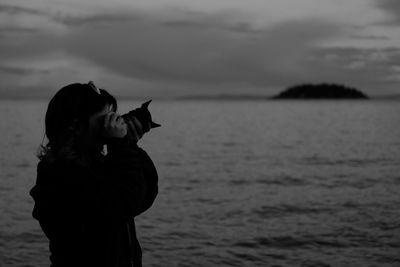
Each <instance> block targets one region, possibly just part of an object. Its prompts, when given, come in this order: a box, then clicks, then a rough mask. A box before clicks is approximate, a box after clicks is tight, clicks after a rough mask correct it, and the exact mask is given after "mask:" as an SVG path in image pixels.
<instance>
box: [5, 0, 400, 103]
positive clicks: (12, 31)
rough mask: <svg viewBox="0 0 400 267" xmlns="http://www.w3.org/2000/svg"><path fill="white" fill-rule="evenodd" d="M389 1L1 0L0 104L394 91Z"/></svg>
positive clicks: (395, 59)
mask: <svg viewBox="0 0 400 267" xmlns="http://www.w3.org/2000/svg"><path fill="white" fill-rule="evenodd" d="M399 26H400V1H398V0H351V1H349V0H246V1H243V0H201V1H195V0H113V1H109V0H0V59H1V60H0V98H10V97H11V98H19V97H26V98H31V97H35V98H36V97H37V98H41V97H44V98H48V97H50V96H52V95H54V93H55V92H56V91H57V90H59V89H60V88H62V87H63V86H65V85H67V84H70V83H74V82H82V83H86V82H88V81H90V80H92V81H94V82H95V84H96V85H97V86H98V87H100V88H104V89H107V90H108V91H109V92H110V93H111V94H113V95H115V96H120V97H140V98H148V97H153V98H157V97H159V98H162V97H179V96H188V95H221V94H240V95H274V94H277V93H279V92H280V91H282V90H284V89H285V88H287V87H288V86H293V85H296V84H301V83H321V82H327V83H340V84H345V85H347V86H352V87H356V88H357V89H360V90H361V91H363V92H365V93H367V94H369V95H371V96H375V95H376V96H379V95H388V94H400V88H399V84H400V27H399Z"/></svg>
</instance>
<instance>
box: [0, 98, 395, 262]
mask: <svg viewBox="0 0 400 267" xmlns="http://www.w3.org/2000/svg"><path fill="white" fill-rule="evenodd" d="M47 104H48V101H45V100H18V101H16V100H1V101H0V121H1V122H0V137H1V138H0V148H1V153H0V266H7V267H8V266H10V267H16V266H35V267H36V266H49V265H50V261H49V249H48V240H47V239H46V237H45V235H44V234H43V232H42V231H41V229H40V226H39V223H38V222H37V221H36V220H35V219H33V218H32V209H33V204H34V203H33V200H32V198H31V197H30V196H29V190H30V189H31V188H32V186H33V185H34V183H35V180H36V166H37V163H38V159H37V158H36V156H35V153H36V150H37V148H38V146H39V144H40V143H41V142H42V140H43V137H44V115H45V112H46V109H47ZM140 104H141V102H140V101H137V100H135V101H128V100H122V101H120V102H119V105H120V108H119V112H120V113H121V114H122V113H123V112H127V111H129V110H130V109H133V108H136V107H138V106H139V105H140ZM149 109H150V111H151V112H152V116H153V120H154V121H155V122H157V123H160V124H161V125H162V126H161V127H159V128H155V129H153V130H152V131H150V132H149V133H147V134H146V135H145V136H144V137H143V138H142V139H141V140H140V141H139V146H141V147H142V148H143V149H144V150H146V151H147V153H148V154H149V155H150V157H151V158H152V159H153V162H154V163H155V165H156V167H157V171H158V174H159V194H158V197H157V199H156V201H155V203H154V205H153V206H152V207H151V208H150V209H149V210H148V211H147V212H145V213H144V214H142V215H140V216H138V217H137V218H136V226H137V234H138V238H139V240H140V242H141V244H142V248H143V263H144V264H143V265H144V266H145V267H210V266H211V267H213V266H218V267H228V266H229V267H231V266H238V267H239V266H240V267H258V266H259V267H267V266H304V267H305V266H335V267H347V266H349V267H358V266H359V267H368V266H371V267H372V266H377V267H385V266H387V267H389V266H391V267H392V266H400V102H399V101H383V100H368V101H360V100H353V101H347V100H346V101H344V100H339V101H330V100H322V101H312V100H309V101H308V100H307V101H297V100H296V101H272V100H259V101H256V100H254V101H253V100H249V101H247V100H246V101H244V100H243V101H242V100H236V101H230V100H201V101H198V100H184V101H183V100H182V101H172V100H171V101H167V100H163V101H161V100H159V101H158V100H153V102H152V103H151V105H150V106H149Z"/></svg>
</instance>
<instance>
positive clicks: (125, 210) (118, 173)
mask: <svg viewBox="0 0 400 267" xmlns="http://www.w3.org/2000/svg"><path fill="white" fill-rule="evenodd" d="M107 150H108V154H107V155H106V157H105V163H104V164H105V169H106V172H107V173H106V175H107V177H108V179H110V186H112V187H113V188H112V189H113V190H112V191H113V193H112V194H111V195H110V197H111V198H112V200H111V205H112V206H113V207H111V208H112V209H113V213H119V214H116V215H117V216H118V217H120V216H121V219H123V220H127V219H128V218H129V217H131V216H136V215H138V214H140V213H141V212H142V211H143V206H144V203H145V199H146V194H147V184H146V181H145V173H144V168H143V161H142V152H141V149H140V148H139V147H138V146H137V145H136V144H132V143H130V142H129V139H127V138H110V139H109V142H108V143H107Z"/></svg>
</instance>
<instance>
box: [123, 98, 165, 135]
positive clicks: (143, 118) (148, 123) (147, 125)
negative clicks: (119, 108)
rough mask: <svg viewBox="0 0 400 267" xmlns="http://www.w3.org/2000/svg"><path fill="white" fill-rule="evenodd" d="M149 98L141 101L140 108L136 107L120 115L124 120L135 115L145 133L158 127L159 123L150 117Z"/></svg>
mask: <svg viewBox="0 0 400 267" xmlns="http://www.w3.org/2000/svg"><path fill="white" fill-rule="evenodd" d="M150 102H151V100H149V101H147V102H145V103H143V104H142V105H141V106H140V108H136V109H134V110H131V111H129V112H128V113H125V114H123V115H121V117H122V118H123V119H124V120H130V119H131V118H132V117H135V118H136V119H138V120H139V122H140V123H141V124H142V126H143V133H147V132H149V131H150V129H152V128H156V127H160V126H161V125H160V124H158V123H155V122H153V120H152V118H151V114H150V111H149V109H148V106H149V104H150Z"/></svg>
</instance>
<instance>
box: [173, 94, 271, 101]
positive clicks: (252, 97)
mask: <svg viewBox="0 0 400 267" xmlns="http://www.w3.org/2000/svg"><path fill="white" fill-rule="evenodd" d="M268 99H271V97H270V96H267V95H245V94H220V95H188V96H181V97H177V98H175V100H232V101H235V100H268Z"/></svg>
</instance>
